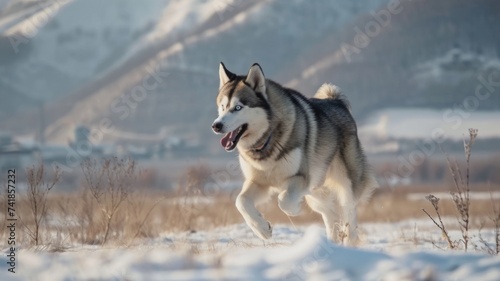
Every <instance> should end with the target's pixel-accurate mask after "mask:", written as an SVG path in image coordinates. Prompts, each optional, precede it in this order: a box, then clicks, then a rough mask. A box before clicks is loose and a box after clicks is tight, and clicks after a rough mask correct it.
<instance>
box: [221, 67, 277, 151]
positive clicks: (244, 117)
mask: <svg viewBox="0 0 500 281" xmlns="http://www.w3.org/2000/svg"><path fill="white" fill-rule="evenodd" d="M219 78H220V85H219V94H218V95H217V110H218V112H219V117H217V119H215V121H214V122H213V124H212V129H213V131H214V132H215V133H216V134H224V136H223V137H222V139H221V145H222V146H223V147H224V149H226V151H232V150H234V148H236V146H238V147H239V148H242V149H251V148H252V147H254V146H255V145H256V144H257V143H258V142H259V140H261V139H262V137H263V135H265V134H266V132H267V131H268V130H269V127H270V125H269V120H270V115H271V108H270V106H269V103H268V97H267V93H266V78H265V77H264V73H263V72H262V69H261V67H260V66H259V65H258V64H254V65H252V67H250V70H249V71H248V74H247V75H246V76H239V75H236V74H234V73H232V72H231V71H229V70H228V69H227V68H226V67H225V66H224V64H223V63H222V62H221V63H220V67H219Z"/></svg>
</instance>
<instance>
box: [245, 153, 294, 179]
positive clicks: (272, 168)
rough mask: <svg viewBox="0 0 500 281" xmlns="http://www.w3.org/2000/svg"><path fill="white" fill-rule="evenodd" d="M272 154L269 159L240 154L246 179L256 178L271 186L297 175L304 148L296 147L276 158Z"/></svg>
mask: <svg viewBox="0 0 500 281" xmlns="http://www.w3.org/2000/svg"><path fill="white" fill-rule="evenodd" d="M275 158H276V156H275V155H272V156H271V157H269V158H268V159H265V160H262V161H255V160H250V159H245V158H244V157H242V156H241V155H240V165H241V169H242V171H243V174H244V176H245V178H246V179H254V180H256V181H258V182H261V183H266V184H267V185H269V186H276V185H279V184H280V183H281V182H282V181H283V180H284V179H286V178H288V177H290V176H293V175H295V174H296V173H297V172H298V171H299V168H300V165H301V162H302V149H300V148H295V149H293V150H292V151H290V152H288V153H287V154H286V155H285V156H284V157H282V158H281V159H279V160H275Z"/></svg>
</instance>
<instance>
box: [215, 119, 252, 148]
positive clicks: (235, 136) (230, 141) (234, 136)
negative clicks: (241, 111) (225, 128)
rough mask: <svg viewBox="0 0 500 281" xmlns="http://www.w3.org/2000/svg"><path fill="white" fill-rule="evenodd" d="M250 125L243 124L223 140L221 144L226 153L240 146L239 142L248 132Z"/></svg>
mask: <svg viewBox="0 0 500 281" xmlns="http://www.w3.org/2000/svg"><path fill="white" fill-rule="evenodd" d="M247 127H248V124H243V125H241V126H239V127H238V128H236V130H234V131H232V132H229V133H227V134H226V135H225V136H224V137H223V138H222V139H221V140H220V144H221V145H222V147H224V149H225V150H226V151H232V150H233V149H234V148H235V147H236V145H237V144H238V141H239V140H240V138H241V136H242V135H243V134H244V133H245V131H246V130H247Z"/></svg>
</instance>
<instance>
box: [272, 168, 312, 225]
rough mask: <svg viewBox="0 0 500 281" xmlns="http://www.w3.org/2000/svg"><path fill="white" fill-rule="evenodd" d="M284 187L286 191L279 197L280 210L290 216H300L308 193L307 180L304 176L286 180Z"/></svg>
mask: <svg viewBox="0 0 500 281" xmlns="http://www.w3.org/2000/svg"><path fill="white" fill-rule="evenodd" d="M283 187H284V189H285V190H283V191H282V192H281V193H280V194H279V195H278V205H279V207H280V209H281V210H282V211H283V212H285V214H287V215H289V216H298V215H299V214H300V212H301V211H302V201H304V196H305V195H306V194H307V191H308V190H307V184H306V180H305V179H304V177H302V176H293V177H290V178H289V179H288V180H286V182H285V183H284V185H283Z"/></svg>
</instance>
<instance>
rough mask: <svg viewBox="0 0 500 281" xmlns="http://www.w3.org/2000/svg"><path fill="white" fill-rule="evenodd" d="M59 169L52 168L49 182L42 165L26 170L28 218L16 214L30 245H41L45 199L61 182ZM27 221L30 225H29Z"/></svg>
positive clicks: (45, 208) (45, 214)
mask: <svg viewBox="0 0 500 281" xmlns="http://www.w3.org/2000/svg"><path fill="white" fill-rule="evenodd" d="M61 175H62V172H61V169H59V167H57V166H56V167H55V168H54V173H53V177H52V179H51V180H50V181H47V182H46V181H45V166H44V164H43V163H39V164H38V165H33V166H31V167H29V168H27V169H26V179H27V181H28V190H27V193H26V201H27V204H26V205H27V206H28V209H29V217H28V218H26V217H24V218H23V215H21V213H18V216H19V220H20V221H21V223H22V225H23V226H24V228H25V231H26V233H27V234H28V236H29V237H30V239H31V243H32V244H33V245H35V246H38V245H39V244H40V243H41V236H40V232H41V227H42V224H43V222H44V220H45V218H46V217H47V212H48V207H49V206H48V205H47V199H48V195H49V192H50V191H51V190H52V189H53V188H54V186H55V185H56V184H57V183H58V182H59V181H60V180H61ZM28 220H29V221H30V222H31V223H32V225H30V224H29V223H28Z"/></svg>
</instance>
